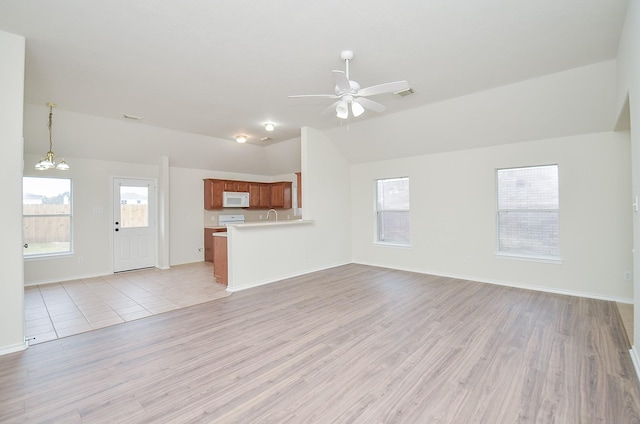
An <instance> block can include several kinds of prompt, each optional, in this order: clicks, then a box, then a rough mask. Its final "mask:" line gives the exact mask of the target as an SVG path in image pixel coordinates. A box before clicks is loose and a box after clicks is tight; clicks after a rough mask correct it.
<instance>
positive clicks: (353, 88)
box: [289, 50, 413, 119]
mask: <svg viewBox="0 0 640 424" xmlns="http://www.w3.org/2000/svg"><path fill="white" fill-rule="evenodd" d="M340 59H342V60H343V61H344V67H345V70H344V72H343V71H332V72H333V81H334V83H335V89H334V91H335V94H301V95H296V96H289V97H325V98H328V99H337V100H336V101H335V103H333V104H332V105H331V106H329V107H328V108H326V109H325V112H327V111H331V110H335V112H336V116H337V117H338V118H340V119H348V118H349V105H351V113H352V114H353V116H354V117H356V118H357V117H358V116H360V115H362V114H363V113H364V111H365V109H368V110H373V111H375V112H384V111H385V109H386V107H385V106H383V105H381V104H380V103H378V102H374V101H373V100H371V99H368V98H367V97H369V96H375V95H377V94H385V93H404V92H405V91H407V90H410V87H409V83H408V82H407V81H395V82H387V83H384V84H378V85H372V86H371V87H365V88H360V84H358V83H357V82H356V81H353V80H350V79H349V62H350V61H351V60H352V59H353V52H352V51H350V50H345V51H343V52H342V53H341V54H340ZM412 92H413V91H412ZM409 94H410V93H409ZM323 113H324V112H323Z"/></svg>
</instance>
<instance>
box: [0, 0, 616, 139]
mask: <svg viewBox="0 0 640 424" xmlns="http://www.w3.org/2000/svg"><path fill="white" fill-rule="evenodd" d="M627 3H628V0H537V1H520V0H518V1H514V0H474V1H469V0H411V1H397V2H389V1H383V0H350V1H339V0H327V1H316V2H305V1H299V0H274V1H268V2H267V1H255V0H221V1H204V0H183V1H172V0H154V1H149V0H146V1H124V0H103V1H99V2H93V1H86V0H56V1H50V0H30V1H15V0H0V30H3V31H6V32H11V33H15V34H20V35H23V36H25V37H26V39H27V52H26V82H25V101H26V102H27V103H29V104H33V105H42V106H44V104H45V103H46V102H48V101H55V102H56V103H57V104H58V107H59V109H60V110H63V111H69V112H74V113H82V114H88V115H94V116H97V117H103V118H110V119H116V120H124V119H125V118H123V115H124V114H129V115H135V116H140V117H143V118H144V120H143V121H142V124H143V125H151V126H156V127H161V128H168V129H172V130H177V131H181V132H186V133H193V134H199V135H205V136H209V137H213V138H214V139H213V140H212V143H215V142H220V143H222V142H224V141H225V140H233V137H234V135H236V134H240V133H242V134H246V135H248V136H249V137H250V141H253V142H254V143H256V144H260V143H261V142H259V139H260V138H263V137H266V136H269V137H271V138H272V141H271V142H270V143H275V142H279V141H284V140H290V139H293V138H296V137H298V136H299V133H300V128H301V127H302V126H311V127H315V128H319V129H330V128H336V127H340V126H341V125H344V124H345V123H344V122H342V121H341V120H339V119H337V118H336V117H335V115H334V114H328V115H324V116H322V115H321V112H322V110H323V109H324V108H325V107H326V106H328V105H329V104H330V102H331V101H330V100H327V99H291V98H288V96H289V95H293V94H315V93H331V92H333V81H332V77H331V70H333V69H343V66H344V64H343V62H342V61H341V60H340V52H341V51H342V50H345V49H349V50H353V51H354V52H355V57H354V59H353V61H352V62H351V69H350V71H351V79H354V80H357V81H358V82H359V83H360V85H361V86H363V87H365V86H369V85H374V84H379V83H383V82H388V81H397V80H407V81H408V82H409V84H410V85H411V87H412V88H413V89H414V91H415V94H412V95H410V96H407V97H404V98H398V97H396V96H393V95H390V94H383V95H378V96H375V97H374V100H376V101H378V102H380V103H382V104H384V105H386V106H387V107H388V110H387V111H386V112H385V114H391V113H393V112H398V111H403V110H408V109H412V108H416V107H418V106H422V105H426V104H430V103H435V102H439V101H442V100H445V99H452V98H455V97H458V96H461V95H465V94H468V93H475V92H479V91H482V90H486V89H488V88H492V87H498V86H502V85H505V84H509V83H513V82H517V81H522V80H527V79H531V78H534V77H537V76H541V75H548V74H552V73H555V72H559V71H562V70H566V69H571V68H576V67H580V66H583V65H587V64H591V63H596V62H601V61H605V60H608V59H612V58H615V56H616V53H617V45H618V41H619V38H620V32H621V28H622V23H623V21H624V15H625V12H626V7H627ZM377 116H378V115H377V114H376V113H375V112H370V111H367V112H365V114H364V115H363V116H361V117H359V118H352V120H351V122H354V123H355V122H357V121H364V120H368V119H375V118H376V117H377ZM45 118H46V117H45ZM43 119H44V118H43ZM267 121H272V122H274V123H276V130H275V131H274V132H273V133H266V132H265V131H264V128H263V126H262V124H263V123H264V122H267ZM262 143H263V144H268V143H269V142H267V143H264V142H262ZM40 150H42V149H40Z"/></svg>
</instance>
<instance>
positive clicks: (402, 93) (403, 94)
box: [393, 87, 415, 97]
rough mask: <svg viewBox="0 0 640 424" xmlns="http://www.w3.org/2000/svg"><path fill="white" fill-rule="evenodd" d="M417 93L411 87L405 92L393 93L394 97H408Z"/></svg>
mask: <svg viewBox="0 0 640 424" xmlns="http://www.w3.org/2000/svg"><path fill="white" fill-rule="evenodd" d="M413 93H415V91H413V88H411V87H409V88H407V89H404V90H400V91H396V92H394V93H393V95H394V96H396V97H407V96H408V95H410V94H413Z"/></svg>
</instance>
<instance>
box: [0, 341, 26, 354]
mask: <svg viewBox="0 0 640 424" xmlns="http://www.w3.org/2000/svg"><path fill="white" fill-rule="evenodd" d="M28 347H29V344H28V343H27V342H26V341H25V342H23V343H17V344H14V345H9V346H3V347H0V355H7V354H9V353H14V352H20V351H21V350H25V349H26V348H28Z"/></svg>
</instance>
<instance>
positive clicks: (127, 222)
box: [113, 178, 156, 272]
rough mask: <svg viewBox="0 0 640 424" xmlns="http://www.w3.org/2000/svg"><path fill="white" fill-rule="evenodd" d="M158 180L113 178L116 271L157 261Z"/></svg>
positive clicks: (149, 265) (141, 266)
mask: <svg viewBox="0 0 640 424" xmlns="http://www.w3.org/2000/svg"><path fill="white" fill-rule="evenodd" d="M155 252H156V182H155V180H150V179H125V178H114V179H113V271H114V272H120V271H129V270H132V269H140V268H150V267H153V266H155V264H156V254H155Z"/></svg>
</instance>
